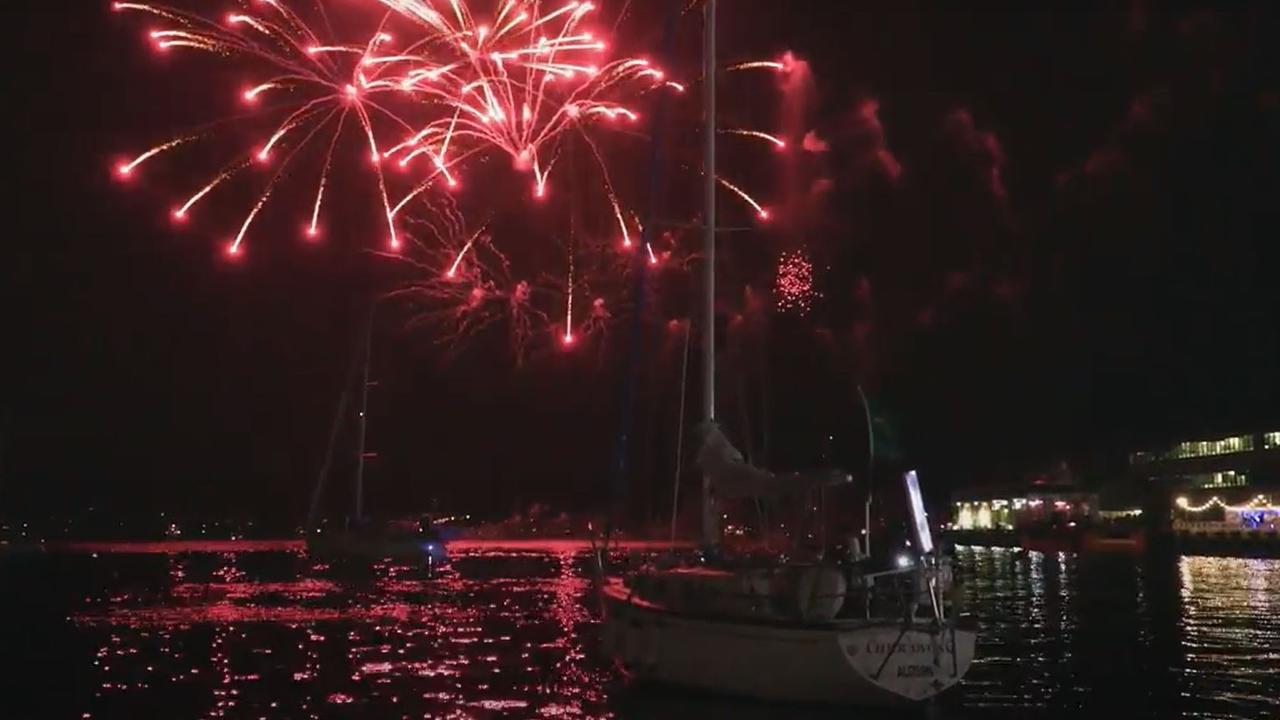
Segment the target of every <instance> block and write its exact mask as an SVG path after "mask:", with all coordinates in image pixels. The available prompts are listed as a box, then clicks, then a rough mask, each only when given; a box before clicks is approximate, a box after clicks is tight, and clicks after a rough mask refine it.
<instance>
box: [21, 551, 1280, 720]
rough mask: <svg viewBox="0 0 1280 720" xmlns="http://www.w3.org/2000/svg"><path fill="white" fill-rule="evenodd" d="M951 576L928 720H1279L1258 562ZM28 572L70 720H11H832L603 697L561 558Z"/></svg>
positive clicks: (1270, 603)
mask: <svg viewBox="0 0 1280 720" xmlns="http://www.w3.org/2000/svg"><path fill="white" fill-rule="evenodd" d="M957 560H958V563H959V571H958V573H957V574H958V577H959V579H960V581H961V583H962V585H961V588H960V593H959V594H960V598H961V603H962V607H963V609H964V610H965V612H967V613H969V614H971V615H973V616H974V617H976V618H977V619H978V621H979V622H980V625H981V627H982V631H983V632H982V644H981V646H980V649H979V659H978V660H977V661H976V663H975V666H974V668H973V670H972V672H971V673H970V676H969V679H968V680H967V681H966V683H965V685H964V686H963V687H962V688H961V689H960V690H959V691H958V692H956V693H954V694H953V695H951V696H948V697H947V698H946V699H945V701H944V702H942V703H941V704H940V706H939V707H937V708H935V709H934V715H935V716H936V717H943V718H948V719H961V718H963V719H967V718H1000V719H1004V718H1010V719H1012V718H1024V717H1032V716H1038V717H1045V718H1075V717H1087V716H1096V717H1099V718H1101V717H1126V718H1160V719H1161V720H1163V719H1165V718H1176V717H1185V718H1227V717H1280V700H1277V691H1278V690H1280V681H1278V680H1277V678H1278V677H1280V561H1266V560H1235V559H1212V558H1182V559H1179V560H1173V559H1165V560H1158V559H1149V560H1141V561H1134V560H1132V559H1128V558H1119V557H1114V558H1113V557H1096V558H1086V559H1083V560H1080V559H1077V558H1076V557H1074V556H1069V555H1056V554H1049V555H1045V554H1042V553H1036V552H1023V551H1018V550H1008V549H980V548H960V549H959V550H958V553H957ZM30 562H33V563H49V564H50V565H53V564H56V565H57V570H56V571H57V572H58V573H60V575H59V577H61V578H62V583H61V586H62V587H63V588H66V587H68V586H70V587H74V588H75V593H74V599H73V600H69V601H68V602H69V609H70V612H69V615H70V621H71V624H70V626H69V627H70V630H69V632H66V633H63V634H62V635H55V636H51V637H65V638H66V639H65V640H64V642H65V644H66V645H65V647H62V646H59V647H57V648H56V650H57V652H58V653H59V654H60V655H62V656H64V664H65V665H66V666H67V669H66V670H65V671H64V672H65V677H61V678H47V677H46V678H44V679H43V682H44V683H45V684H46V685H48V686H49V687H51V688H59V687H61V688H62V689H63V690H64V691H65V692H62V693H61V696H62V702H63V703H65V704H68V705H72V704H74V706H75V707H68V708H67V709H68V711H69V712H68V714H66V715H55V714H42V715H34V716H32V717H62V716H65V717H90V718H105V719H110V720H115V719H117V718H120V719H126V718H128V719H132V718H143V717H157V718H166V719H168V718H173V719H175V720H177V719H180V718H272V719H275V718H290V719H292V718H423V717H432V718H436V717H439V718H491V717H551V718H561V717H565V718H568V717H584V718H598V717H637V718H655V719H656V718H702V717H730V716H732V717H743V718H774V717H777V718H790V717H831V718H837V717H840V718H847V717H850V714H849V711H848V710H822V709H816V708H795V707H782V706H770V705H761V704H758V703H743V702H733V701H725V700H721V699H716V698H709V697H704V696H695V695H690V694H685V693H680V692H673V691H666V690H662V691H655V690H653V689H642V688H628V687H625V686H624V684H623V683H621V682H619V681H618V680H617V678H616V676H615V675H614V673H613V672H612V671H611V669H610V668H609V667H608V665H607V664H606V663H605V662H604V661H603V660H602V659H600V658H599V657H598V655H597V653H596V647H597V644H598V626H597V625H596V621H595V617H594V605H593V603H592V602H591V600H592V598H591V593H590V585H589V581H588V579H587V578H588V577H589V574H588V556H587V554H586V553H585V552H583V551H582V550H581V549H580V548H571V547H569V546H551V547H548V548H546V549H544V550H527V549H526V550H523V551H511V550H493V549H488V550H487V549H484V548H467V549H465V550H463V551H461V554H460V555H459V556H457V557H455V559H454V562H453V563H452V566H450V567H448V568H446V569H444V570H442V571H437V572H436V573H435V574H434V575H431V574H428V573H427V572H425V571H424V570H423V569H421V568H412V567H404V566H396V565H392V564H387V563H382V564H378V565H375V566H373V567H368V566H365V567H346V566H341V565H329V564H324V563H319V562H316V561H314V560H312V559H310V558H308V557H307V556H306V555H305V554H304V553H302V552H297V551H294V552H282V553H257V554H248V553H246V554H236V553H232V552H224V553H221V554H209V555H201V554H184V555H150V556H137V555H113V554H109V553H104V554H100V555H99V556H98V557H97V558H91V557H90V556H87V555H84V556H60V557H57V558H56V559H55V558H46V559H39V560H32V561H30ZM44 570H47V571H50V572H52V569H51V568H44ZM32 572H33V576H34V577H40V574H41V572H42V570H40V569H37V570H34V571H32ZM5 573H6V568H5V566H3V565H0V580H5V581H7V580H8V579H9V578H7V577H6V575H5ZM5 586H6V587H11V585H9V584H8V583H7V582H6V585H5ZM29 589H30V590H31V591H32V592H37V593H38V592H39V588H29ZM37 630H38V628H37ZM33 632H34V630H33ZM3 702H4V701H3V700H0V716H5V715H6V714H5V710H4V706H3ZM55 704H56V703H55ZM50 707H53V705H50ZM71 711H74V712H71ZM17 717H23V716H21V715H18V716H17ZM859 717H900V715H897V714H882V715H875V716H867V715H864V714H860V715H859Z"/></svg>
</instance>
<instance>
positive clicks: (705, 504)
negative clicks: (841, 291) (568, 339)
mask: <svg viewBox="0 0 1280 720" xmlns="http://www.w3.org/2000/svg"><path fill="white" fill-rule="evenodd" d="M703 13H704V17H703V25H704V27H703V33H704V37H703V48H702V54H703V70H702V85H703V91H704V93H705V96H704V98H703V105H704V108H705V113H706V128H705V130H704V132H705V137H704V138H703V141H704V142H705V143H706V146H705V151H704V152H705V154H704V157H703V162H702V164H703V168H704V176H703V182H704V192H705V196H704V198H703V203H704V205H705V207H704V209H703V215H704V223H705V227H704V231H705V236H704V238H703V251H702V253H703V261H702V262H703V268H702V270H703V292H704V293H705V294H704V296H703V303H704V304H703V308H702V352H703V355H702V406H703V418H704V420H705V421H706V423H707V425H708V427H710V425H711V423H713V422H715V419H716V76H717V74H718V69H719V68H718V62H717V60H716V0H706V4H705V5H704V6H703ZM719 536H720V532H719V517H718V516H717V510H716V507H715V502H714V498H713V496H712V488H711V478H710V477H708V476H706V475H703V478H702V542H703V545H704V546H708V547H709V546H712V545H715V544H716V543H717V541H718V540H719Z"/></svg>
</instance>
